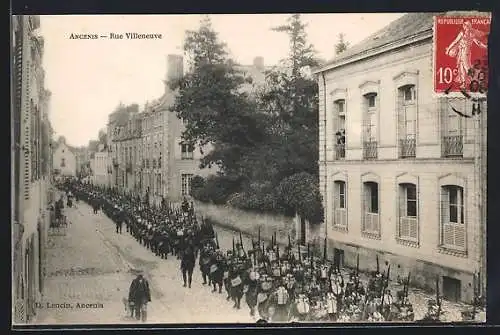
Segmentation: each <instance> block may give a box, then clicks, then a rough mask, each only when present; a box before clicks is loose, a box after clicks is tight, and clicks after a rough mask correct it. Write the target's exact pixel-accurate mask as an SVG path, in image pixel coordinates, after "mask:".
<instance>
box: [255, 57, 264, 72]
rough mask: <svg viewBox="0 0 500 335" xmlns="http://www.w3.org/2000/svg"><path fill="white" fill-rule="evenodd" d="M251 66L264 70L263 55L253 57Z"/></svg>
mask: <svg viewBox="0 0 500 335" xmlns="http://www.w3.org/2000/svg"><path fill="white" fill-rule="evenodd" d="M253 66H254V67H255V68H256V69H257V70H261V71H262V70H264V57H261V56H259V57H255V58H254V59H253Z"/></svg>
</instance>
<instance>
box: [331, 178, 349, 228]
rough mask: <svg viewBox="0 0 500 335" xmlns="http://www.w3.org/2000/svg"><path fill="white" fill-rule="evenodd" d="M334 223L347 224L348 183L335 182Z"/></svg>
mask: <svg viewBox="0 0 500 335" xmlns="http://www.w3.org/2000/svg"><path fill="white" fill-rule="evenodd" d="M334 191H335V193H334V225H336V226H340V227H346V226H347V205H346V183H345V182H344V181H335V182H334Z"/></svg>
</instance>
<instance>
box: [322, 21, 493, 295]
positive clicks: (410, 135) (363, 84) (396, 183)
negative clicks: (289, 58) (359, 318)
mask: <svg viewBox="0 0 500 335" xmlns="http://www.w3.org/2000/svg"><path fill="white" fill-rule="evenodd" d="M433 15H435V14H433V13H412V14H407V15H404V16H403V17H401V18H400V19H398V20H396V21H394V22H392V23H390V24H389V25H388V26H387V27H385V28H384V29H382V30H380V31H378V32H376V33H375V34H373V35H372V36H370V37H368V38H367V39H365V40H364V41H362V42H361V43H359V44H357V45H354V46H352V47H351V48H349V49H347V50H346V51H345V52H344V53H342V54H340V55H339V56H338V57H337V58H335V59H334V60H333V61H331V62H329V63H327V64H325V65H324V66H322V67H320V68H318V69H317V70H316V73H317V75H318V85H319V98H320V105H319V122H320V124H319V129H320V130H319V143H320V148H319V152H320V153H319V157H320V158H319V160H320V161H319V166H320V168H319V169H320V188H321V191H322V194H323V199H324V208H325V221H326V222H325V224H323V225H322V228H321V229H320V233H319V234H320V235H321V236H323V234H324V235H325V236H327V237H328V240H329V249H330V253H331V256H332V257H334V258H336V259H337V260H338V261H340V262H341V263H344V264H346V265H350V266H355V263H356V257H357V256H356V255H357V254H359V258H360V266H361V268H363V269H365V270H374V268H375V264H376V262H375V257H376V256H375V255H378V256H379V259H380V264H384V262H386V261H387V262H389V263H390V264H391V275H392V276H393V278H392V279H393V280H395V279H396V278H397V277H398V276H400V277H402V276H406V275H407V274H408V272H411V275H412V284H413V285H416V286H419V287H422V288H429V289H433V288H434V287H435V280H436V277H438V278H439V280H440V287H441V288H442V293H443V294H444V296H445V297H447V298H448V299H450V300H454V301H457V300H463V301H468V302H470V301H471V299H472V298H473V284H474V280H473V273H474V272H475V271H479V270H480V269H481V262H482V261H481V260H482V258H483V257H484V255H483V248H482V244H484V243H485V236H484V235H482V233H481V232H482V231H483V230H482V229H481V225H482V224H484V221H483V220H481V219H480V214H479V211H478V210H477V206H476V205H475V204H476V196H475V195H476V194H477V185H475V180H474V176H475V173H476V169H475V160H474V153H475V145H476V144H477V142H476V135H475V131H474V123H473V122H474V121H473V120H474V119H473V118H462V117H460V116H458V115H457V114H456V113H455V112H454V111H453V110H452V107H454V108H456V109H459V110H471V105H470V103H469V102H467V101H465V100H464V99H459V98H457V99H448V98H438V97H436V96H435V95H434V94H433V72H432V68H433V56H432V55H433V53H432V47H433ZM483 110H485V107H484V108H483ZM483 277H485V273H483Z"/></svg>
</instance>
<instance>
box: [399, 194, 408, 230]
mask: <svg viewBox="0 0 500 335" xmlns="http://www.w3.org/2000/svg"><path fill="white" fill-rule="evenodd" d="M398 203H399V222H398V223H399V237H406V236H408V228H407V224H406V220H405V218H406V192H405V188H404V187H403V186H402V185H399V186H398Z"/></svg>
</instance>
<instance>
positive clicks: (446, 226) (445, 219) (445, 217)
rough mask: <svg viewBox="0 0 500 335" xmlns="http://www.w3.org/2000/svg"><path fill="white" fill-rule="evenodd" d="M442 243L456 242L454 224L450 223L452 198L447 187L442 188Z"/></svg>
mask: <svg viewBox="0 0 500 335" xmlns="http://www.w3.org/2000/svg"><path fill="white" fill-rule="evenodd" d="M441 231H442V240H441V243H443V244H446V245H453V244H454V237H453V235H454V232H453V225H452V224H450V200H449V191H448V189H447V188H446V187H442V188H441Z"/></svg>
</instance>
